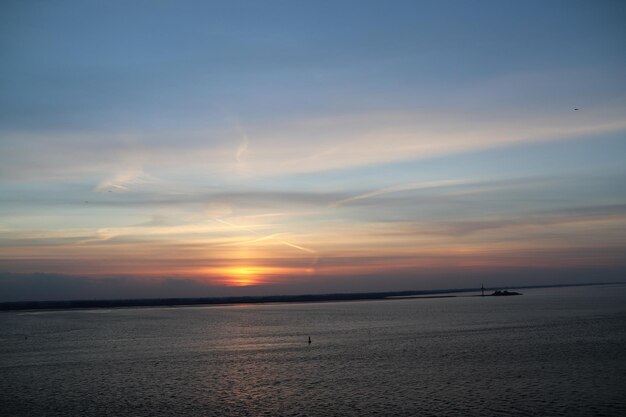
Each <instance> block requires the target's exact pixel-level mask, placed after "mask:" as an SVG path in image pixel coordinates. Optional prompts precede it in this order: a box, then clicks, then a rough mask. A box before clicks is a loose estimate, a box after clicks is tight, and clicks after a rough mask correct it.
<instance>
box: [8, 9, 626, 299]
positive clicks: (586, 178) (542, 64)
mask: <svg viewBox="0 0 626 417" xmlns="http://www.w3.org/2000/svg"><path fill="white" fill-rule="evenodd" d="M624 22H626V3H624V2H622V1H610V0H604V1H574V0H567V1H556V0H549V1H545V0H542V1H531V0H529V1H509V0H505V1H500V0H498V1H473V2H469V1H447V0H443V1H413V0H412V1H401V0H394V1H387V2H383V1H365V0H358V1H346V0H333V1H301V0H294V1H273V0H267V1H252V0H249V1H232V0H231V1H223V2H222V1H180V0H179V1H166V0H155V1H89V0H85V1H62V0H59V1H35V0H32V1H23V0H19V1H18V0H16V1H13V0H6V1H3V2H2V4H1V5H0V64H1V65H0V74H1V77H0V301H20V300H54V299H93V298H143V297H159V298H167V297H189V296H225V295H263V294H293V293H331V292H365V291H396V290H417V289H431V288H466V287H480V285H481V284H483V283H484V285H485V286H486V287H490V288H491V287H493V288H495V287H503V286H515V285H548V284H563V283H583V282H585V283H587V282H609V281H620V280H623V277H624V276H626V163H624V161H625V160H626V25H624Z"/></svg>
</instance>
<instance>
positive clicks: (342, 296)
mask: <svg viewBox="0 0 626 417" xmlns="http://www.w3.org/2000/svg"><path fill="white" fill-rule="evenodd" d="M611 284H623V283H622V282H605V283H586V284H558V285H530V286H516V287H507V288H506V289H502V290H499V291H504V292H508V293H509V294H491V295H485V297H488V296H494V295H495V296H497V295H517V294H512V293H511V292H510V291H507V290H510V289H524V288H557V287H582V286H599V285H611ZM501 288H502V287H501ZM470 292H478V293H480V292H481V288H454V289H439V290H419V291H387V292H370V293H335V294H302V295H273V296H246V297H202V298H146V299H126V300H125V299H119V300H67V301H14V302H4V303H0V311H15V310H69V309H91V308H129V307H182V306H200V305H207V306H209V305H229V304H231V305H232V304H267V303H315V302H333V301H368V300H369V301H373V300H394V299H406V298H452V297H459V296H457V295H451V294H453V293H470ZM467 296H468V297H472V296H474V295H467ZM478 296H479V297H480V294H479V295H478Z"/></svg>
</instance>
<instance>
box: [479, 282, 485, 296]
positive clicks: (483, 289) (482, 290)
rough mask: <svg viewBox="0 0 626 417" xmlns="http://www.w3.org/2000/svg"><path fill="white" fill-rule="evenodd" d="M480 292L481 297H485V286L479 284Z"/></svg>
mask: <svg viewBox="0 0 626 417" xmlns="http://www.w3.org/2000/svg"><path fill="white" fill-rule="evenodd" d="M480 292H481V294H482V296H483V297H484V296H485V284H480Z"/></svg>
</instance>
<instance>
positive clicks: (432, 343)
mask: <svg viewBox="0 0 626 417" xmlns="http://www.w3.org/2000/svg"><path fill="white" fill-rule="evenodd" d="M520 291H521V292H523V295H521V296H512V297H479V296H467V295H468V294H459V296H457V297H448V298H407V299H390V300H378V301H352V302H320V303H285V304H262V305H229V306H206V307H171V308H167V307H159V308H119V309H108V310H107V309H91V310H65V311H20V312H2V313H0V415H1V416H3V417H10V416H28V417H34V416H64V417H66V416H81V417H89V416H115V417H120V416H585V417H588V416H624V415H626V285H621V284H615V285H601V286H585V287H559V288H535V289H526V290H520ZM309 337H310V338H311V343H309Z"/></svg>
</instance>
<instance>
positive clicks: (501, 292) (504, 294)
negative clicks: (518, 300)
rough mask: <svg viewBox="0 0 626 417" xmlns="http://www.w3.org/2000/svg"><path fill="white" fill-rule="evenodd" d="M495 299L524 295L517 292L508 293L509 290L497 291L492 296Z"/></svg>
mask: <svg viewBox="0 0 626 417" xmlns="http://www.w3.org/2000/svg"><path fill="white" fill-rule="evenodd" d="M491 295H492V296H494V297H499V296H506V295H522V293H519V292H515V291H507V290H503V291H500V290H497V291H494V292H493V294H491Z"/></svg>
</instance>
